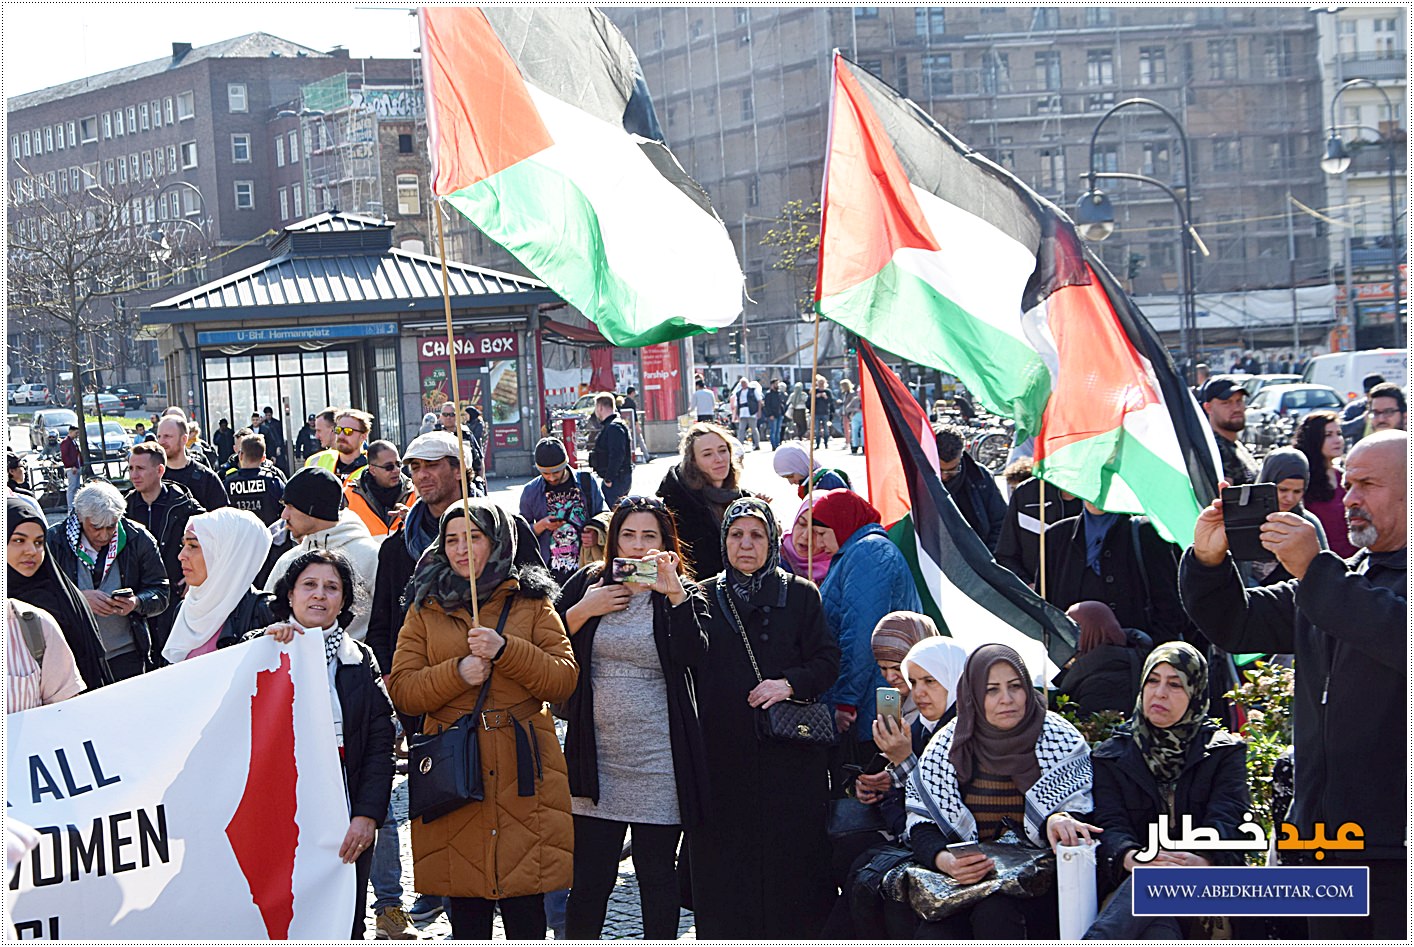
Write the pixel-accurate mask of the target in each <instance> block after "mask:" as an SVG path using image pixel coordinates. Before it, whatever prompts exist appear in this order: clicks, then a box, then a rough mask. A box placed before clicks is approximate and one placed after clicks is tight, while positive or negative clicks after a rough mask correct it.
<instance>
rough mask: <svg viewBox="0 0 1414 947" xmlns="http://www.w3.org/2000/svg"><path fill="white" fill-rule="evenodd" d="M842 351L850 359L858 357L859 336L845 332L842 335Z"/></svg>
mask: <svg viewBox="0 0 1414 947" xmlns="http://www.w3.org/2000/svg"><path fill="white" fill-rule="evenodd" d="M844 350H845V352H846V353H847V354H848V355H849V357H850V358H854V357H855V356H856V355H858V354H859V336H857V335H855V334H854V333H853V332H846V333H845V334H844Z"/></svg>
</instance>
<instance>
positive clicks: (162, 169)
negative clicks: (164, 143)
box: [152, 148, 167, 178]
mask: <svg viewBox="0 0 1414 947" xmlns="http://www.w3.org/2000/svg"><path fill="white" fill-rule="evenodd" d="M152 163H153V164H155V165H156V166H157V176H158V177H159V178H160V177H162V175H164V174H166V173H167V152H165V151H163V150H162V149H161V148H153V149H152Z"/></svg>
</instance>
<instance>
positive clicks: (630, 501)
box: [614, 496, 667, 510]
mask: <svg viewBox="0 0 1414 947" xmlns="http://www.w3.org/2000/svg"><path fill="white" fill-rule="evenodd" d="M614 509H617V510H666V509H667V507H666V506H664V505H663V501H662V500H660V499H658V498H657V497H641V496H627V497H624V498H623V499H622V500H620V501H619V502H618V504H617V505H616V506H615V507H614Z"/></svg>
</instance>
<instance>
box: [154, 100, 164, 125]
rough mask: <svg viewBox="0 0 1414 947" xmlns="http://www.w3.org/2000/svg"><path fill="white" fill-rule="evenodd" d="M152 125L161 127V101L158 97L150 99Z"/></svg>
mask: <svg viewBox="0 0 1414 947" xmlns="http://www.w3.org/2000/svg"><path fill="white" fill-rule="evenodd" d="M152 127H153V128H161V127H162V102H161V100H160V99H153V100H152Z"/></svg>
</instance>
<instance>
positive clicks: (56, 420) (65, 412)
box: [29, 408, 79, 451]
mask: <svg viewBox="0 0 1414 947" xmlns="http://www.w3.org/2000/svg"><path fill="white" fill-rule="evenodd" d="M78 423H79V419H78V415H76V414H74V412H72V411H70V410H69V409H68V408H45V409H43V410H42V411H36V412H35V413H34V420H33V421H32V422H30V426H29V442H30V446H32V447H33V448H34V449H35V450H38V451H42V450H44V446H45V444H46V443H47V442H48V440H49V435H51V434H54V435H56V436H58V437H59V438H60V439H63V438H64V437H66V436H68V433H69V425H71V424H78Z"/></svg>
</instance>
